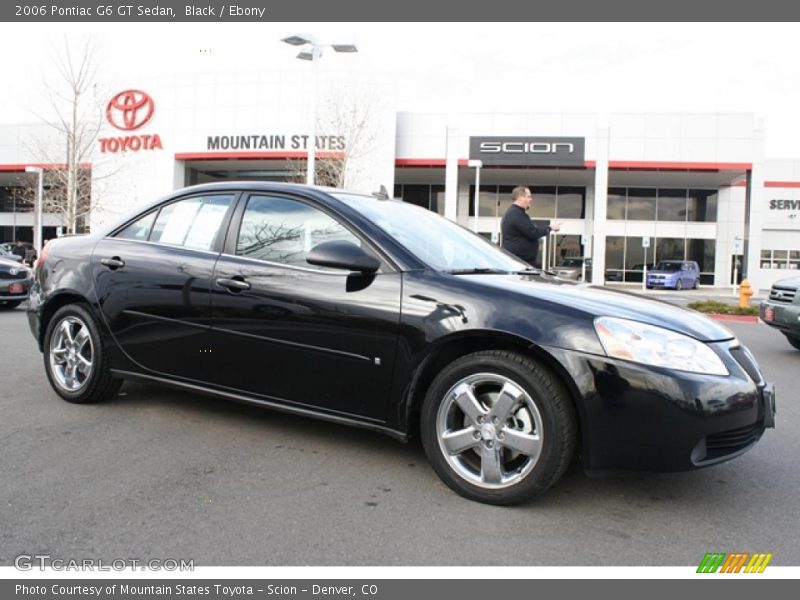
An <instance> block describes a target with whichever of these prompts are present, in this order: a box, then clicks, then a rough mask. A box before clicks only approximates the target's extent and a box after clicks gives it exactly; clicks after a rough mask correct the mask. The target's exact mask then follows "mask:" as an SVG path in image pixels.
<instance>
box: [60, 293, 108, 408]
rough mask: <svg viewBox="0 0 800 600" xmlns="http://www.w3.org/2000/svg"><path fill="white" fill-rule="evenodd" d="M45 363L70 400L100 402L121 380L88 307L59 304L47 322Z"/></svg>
mask: <svg viewBox="0 0 800 600" xmlns="http://www.w3.org/2000/svg"><path fill="white" fill-rule="evenodd" d="M44 366H45V371H46V372H47V378H48V379H49V380H50V385H51V386H52V388H53V389H54V390H55V392H56V393H57V394H58V395H59V396H61V397H62V398H63V399H64V400H66V401H67V402H75V403H79V404H83V403H89V402H99V401H100V400H104V399H106V398H108V397H110V396H113V395H114V394H116V393H117V391H118V390H119V387H120V385H122V381H121V380H119V379H114V378H113V377H112V376H111V371H110V368H109V364H108V356H107V352H106V350H105V347H104V345H103V339H102V337H101V336H100V330H99V329H98V327H97V323H96V322H95V320H94V317H92V315H91V313H90V312H89V311H88V309H87V308H85V307H83V306H81V305H78V304H70V305H67V306H64V307H62V308H60V309H59V310H58V311H57V312H56V314H55V315H53V318H52V319H50V323H49V324H48V326H47V332H46V334H45V338H44Z"/></svg>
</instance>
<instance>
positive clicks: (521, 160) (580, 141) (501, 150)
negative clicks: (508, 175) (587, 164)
mask: <svg viewBox="0 0 800 600" xmlns="http://www.w3.org/2000/svg"><path fill="white" fill-rule="evenodd" d="M585 145H586V144H585V139H584V138H577V137H513V136H508V137H471V138H469V157H470V159H478V160H482V161H483V164H484V166H486V165H495V166H507V167H538V166H542V167H583V166H584V154H585Z"/></svg>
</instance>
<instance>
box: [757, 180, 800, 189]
mask: <svg viewBox="0 0 800 600" xmlns="http://www.w3.org/2000/svg"><path fill="white" fill-rule="evenodd" d="M764 187H775V188H800V181H765V182H764Z"/></svg>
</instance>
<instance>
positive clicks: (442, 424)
mask: <svg viewBox="0 0 800 600" xmlns="http://www.w3.org/2000/svg"><path fill="white" fill-rule="evenodd" d="M436 435H437V439H438V441H439V448H440V449H441V452H442V455H443V456H444V457H445V459H446V460H447V462H448V464H449V465H450V467H451V468H452V469H453V470H454V471H455V472H456V473H457V474H458V475H459V476H460V477H462V478H463V479H465V480H466V481H468V482H469V483H472V484H474V485H477V486H479V487H482V488H487V489H502V488H507V487H510V486H513V485H515V484H517V483H519V482H520V481H522V480H523V479H524V478H525V476H526V475H528V474H529V473H530V472H531V470H533V468H534V466H535V465H536V463H537V461H538V460H539V456H540V454H541V449H542V442H543V435H544V432H543V430H542V417H541V415H540V414H539V409H538V408H537V407H536V403H535V402H534V401H533V398H531V396H530V395H529V394H528V393H527V392H526V391H525V390H524V389H523V388H522V387H521V386H519V385H518V384H516V383H514V382H513V381H512V380H511V379H508V378H507V377H504V376H503V375H500V374H497V373H476V374H474V375H470V376H469V377H465V378H464V379H461V380H460V381H458V382H457V383H456V384H455V385H454V386H453V387H451V388H450V390H449V391H448V392H447V394H446V396H445V399H444V401H442V403H441V404H440V405H439V411H438V413H437V415H436Z"/></svg>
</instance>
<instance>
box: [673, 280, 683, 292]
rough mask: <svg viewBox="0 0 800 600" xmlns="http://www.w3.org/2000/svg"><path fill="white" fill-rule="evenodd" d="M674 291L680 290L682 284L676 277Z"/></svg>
mask: <svg viewBox="0 0 800 600" xmlns="http://www.w3.org/2000/svg"><path fill="white" fill-rule="evenodd" d="M675 289H676V290H682V289H683V282H682V281H681V278H680V277H678V281H677V282H676V283H675Z"/></svg>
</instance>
